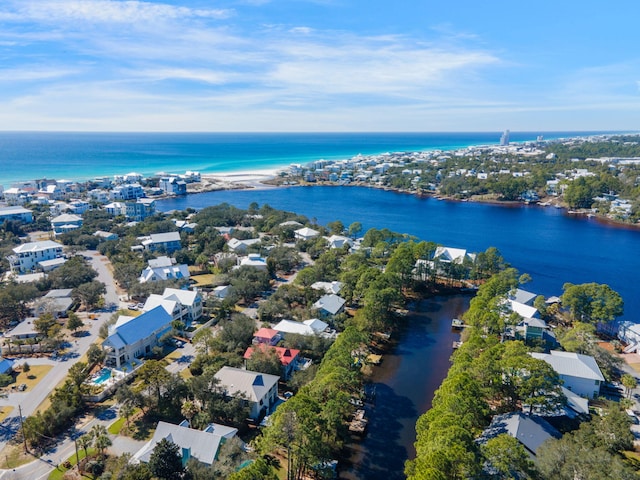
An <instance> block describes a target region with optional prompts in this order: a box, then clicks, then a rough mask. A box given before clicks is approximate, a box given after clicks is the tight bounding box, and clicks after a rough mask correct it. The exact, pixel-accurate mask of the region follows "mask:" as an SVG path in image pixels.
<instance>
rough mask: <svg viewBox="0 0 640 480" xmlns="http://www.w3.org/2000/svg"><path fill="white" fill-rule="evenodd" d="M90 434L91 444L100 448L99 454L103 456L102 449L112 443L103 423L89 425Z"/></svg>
mask: <svg viewBox="0 0 640 480" xmlns="http://www.w3.org/2000/svg"><path fill="white" fill-rule="evenodd" d="M91 435H92V436H93V445H94V446H95V447H96V448H97V449H98V450H100V455H101V456H102V457H103V458H104V451H105V450H106V449H107V448H108V447H110V446H111V444H112V442H111V439H110V438H109V433H108V432H107V428H106V427H105V426H104V425H94V426H93V427H91Z"/></svg>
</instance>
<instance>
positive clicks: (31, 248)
mask: <svg viewBox="0 0 640 480" xmlns="http://www.w3.org/2000/svg"><path fill="white" fill-rule="evenodd" d="M52 248H62V244H61V243H58V242H54V241H53V240H44V241H42V242H29V243H23V244H22V245H18V246H17V247H16V248H14V249H13V251H14V252H15V253H26V252H41V251H43V250H49V249H52Z"/></svg>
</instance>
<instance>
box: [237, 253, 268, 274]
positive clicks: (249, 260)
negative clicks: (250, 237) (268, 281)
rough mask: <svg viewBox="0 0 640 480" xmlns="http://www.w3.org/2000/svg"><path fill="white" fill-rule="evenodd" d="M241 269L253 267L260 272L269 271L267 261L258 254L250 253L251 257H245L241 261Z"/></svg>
mask: <svg viewBox="0 0 640 480" xmlns="http://www.w3.org/2000/svg"><path fill="white" fill-rule="evenodd" d="M240 266H241V267H253V268H257V269H259V270H267V269H268V265H267V260H266V259H265V258H263V257H261V256H260V255H258V254H257V253H250V254H249V256H247V257H243V258H242V259H241V260H240Z"/></svg>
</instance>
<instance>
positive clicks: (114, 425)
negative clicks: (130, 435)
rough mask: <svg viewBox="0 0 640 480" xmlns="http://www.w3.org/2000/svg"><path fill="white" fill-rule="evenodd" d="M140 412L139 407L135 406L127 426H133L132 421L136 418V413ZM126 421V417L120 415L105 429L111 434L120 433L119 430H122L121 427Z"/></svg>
mask: <svg viewBox="0 0 640 480" xmlns="http://www.w3.org/2000/svg"><path fill="white" fill-rule="evenodd" d="M139 414H140V409H139V408H135V409H134V410H133V413H132V414H131V416H130V417H129V426H130V427H131V426H133V424H134V422H133V420H134V419H135V418H136V415H139ZM126 423H127V419H126V418H124V417H120V418H119V419H118V420H116V421H115V422H113V423H112V424H111V425H109V428H107V431H108V432H109V433H111V434H113V435H120V432H121V431H122V429H123V428H124V427H125V425H126Z"/></svg>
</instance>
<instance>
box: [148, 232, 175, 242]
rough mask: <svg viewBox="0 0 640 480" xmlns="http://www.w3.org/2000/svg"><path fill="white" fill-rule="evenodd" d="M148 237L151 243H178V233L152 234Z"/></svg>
mask: <svg viewBox="0 0 640 480" xmlns="http://www.w3.org/2000/svg"><path fill="white" fill-rule="evenodd" d="M149 237H151V241H152V242H153V243H165V242H179V241H180V232H166V233H152V234H151V235H149Z"/></svg>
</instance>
